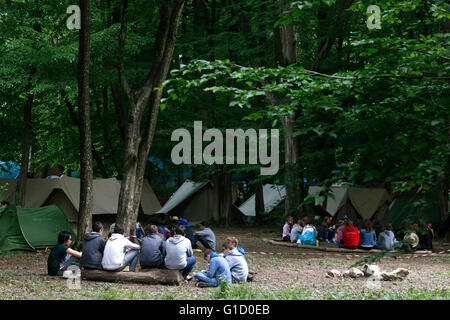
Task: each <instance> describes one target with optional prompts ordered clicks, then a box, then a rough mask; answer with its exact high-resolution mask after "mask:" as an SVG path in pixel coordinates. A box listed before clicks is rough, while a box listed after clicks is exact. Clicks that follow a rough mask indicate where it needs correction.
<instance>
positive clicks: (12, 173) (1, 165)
mask: <svg viewBox="0 0 450 320" xmlns="http://www.w3.org/2000/svg"><path fill="white" fill-rule="evenodd" d="M19 174H20V165H19V164H18V163H17V162H14V161H8V162H4V161H0V177H2V178H10V179H17V177H18V176H19Z"/></svg>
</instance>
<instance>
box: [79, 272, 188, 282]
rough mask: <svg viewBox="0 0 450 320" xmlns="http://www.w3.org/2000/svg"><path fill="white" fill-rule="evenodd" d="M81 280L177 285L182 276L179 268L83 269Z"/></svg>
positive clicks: (181, 280)
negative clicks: (135, 270) (118, 270)
mask: <svg viewBox="0 0 450 320" xmlns="http://www.w3.org/2000/svg"><path fill="white" fill-rule="evenodd" d="M81 278H82V279H83V280H90V281H103V282H132V283H145V284H168V285H179V284H181V283H182V282H183V280H184V278H183V276H182V275H181V272H180V271H179V270H161V269H141V270H140V271H139V272H123V271H122V272H113V271H104V270H83V272H82V273H81Z"/></svg>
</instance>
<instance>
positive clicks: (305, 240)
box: [297, 217, 317, 246]
mask: <svg viewBox="0 0 450 320" xmlns="http://www.w3.org/2000/svg"><path fill="white" fill-rule="evenodd" d="M303 224H304V225H305V226H304V227H303V231H302V234H301V235H299V236H298V241H297V243H300V244H303V245H308V246H315V245H316V243H317V239H316V237H317V230H316V227H314V226H313V225H312V222H311V219H310V218H309V217H304V218H303Z"/></svg>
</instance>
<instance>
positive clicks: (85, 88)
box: [75, 0, 94, 249]
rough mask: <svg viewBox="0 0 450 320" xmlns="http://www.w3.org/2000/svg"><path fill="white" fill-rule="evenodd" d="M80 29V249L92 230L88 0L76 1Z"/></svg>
mask: <svg viewBox="0 0 450 320" xmlns="http://www.w3.org/2000/svg"><path fill="white" fill-rule="evenodd" d="M80 9H81V29H80V39H79V53H78V55H79V56H78V113H79V119H80V158H81V159H80V162H81V179H80V208H79V213H78V229H77V241H76V243H75V248H77V249H79V248H81V245H82V242H83V238H84V234H85V233H87V232H89V231H91V229H92V210H93V205H94V203H93V191H94V190H93V189H94V186H93V169H92V141H91V117H90V107H89V102H90V99H89V62H90V33H91V28H90V21H89V19H90V0H80Z"/></svg>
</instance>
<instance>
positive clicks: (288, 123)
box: [268, 1, 305, 216]
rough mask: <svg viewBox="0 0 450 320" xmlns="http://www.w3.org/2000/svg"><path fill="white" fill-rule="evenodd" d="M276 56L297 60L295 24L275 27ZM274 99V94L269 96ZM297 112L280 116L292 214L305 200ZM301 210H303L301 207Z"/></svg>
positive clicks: (286, 63) (291, 61)
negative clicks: (295, 135) (297, 135)
mask: <svg viewBox="0 0 450 320" xmlns="http://www.w3.org/2000/svg"><path fill="white" fill-rule="evenodd" d="M288 4H289V2H288V1H282V5H283V8H288V7H289V6H288ZM274 38H275V49H276V54H275V56H276V57H277V59H278V63H279V64H280V65H281V66H284V67H286V66H289V65H291V64H295V63H296V62H297V37H296V33H295V29H294V26H293V25H292V24H290V25H282V26H279V27H277V28H276V29H275V37H274ZM268 98H269V100H274V99H275V98H274V97H273V96H269V97H268ZM296 116H297V113H296V112H295V113H291V114H289V115H282V116H280V122H281V123H282V124H283V129H284V130H283V133H284V144H285V167H284V182H285V186H286V200H285V215H286V216H290V215H292V214H293V213H294V212H295V211H297V210H299V209H298V206H299V205H300V203H302V202H303V200H304V197H305V195H304V192H303V189H304V185H303V174H302V170H301V165H300V162H299V158H300V145H299V141H298V139H296V138H295V137H293V136H292V135H293V133H294V126H295V120H296ZM300 211H303V210H302V209H300Z"/></svg>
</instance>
